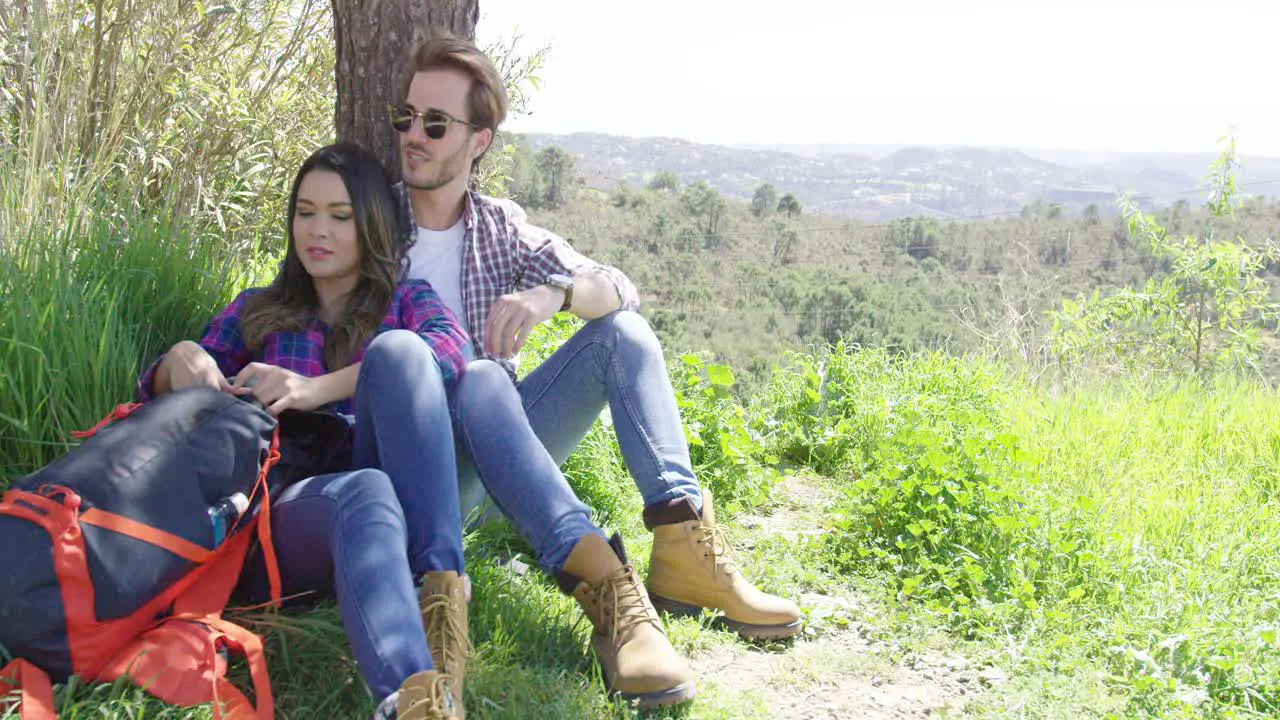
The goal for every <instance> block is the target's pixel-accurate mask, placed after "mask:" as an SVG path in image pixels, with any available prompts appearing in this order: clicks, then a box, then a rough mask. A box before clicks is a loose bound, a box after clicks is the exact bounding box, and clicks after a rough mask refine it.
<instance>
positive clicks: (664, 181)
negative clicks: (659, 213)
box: [649, 170, 680, 192]
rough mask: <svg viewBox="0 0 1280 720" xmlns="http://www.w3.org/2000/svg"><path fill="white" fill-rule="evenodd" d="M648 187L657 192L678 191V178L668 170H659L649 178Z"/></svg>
mask: <svg viewBox="0 0 1280 720" xmlns="http://www.w3.org/2000/svg"><path fill="white" fill-rule="evenodd" d="M649 189H650V190H656V191H658V192H663V191H666V192H678V191H679V190H680V180H679V179H678V178H677V177H676V174H675V173H673V172H671V171H670V170H659V171H658V172H656V173H654V176H653V177H652V178H650V179H649Z"/></svg>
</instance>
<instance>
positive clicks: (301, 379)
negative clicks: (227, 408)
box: [230, 363, 329, 416]
mask: <svg viewBox="0 0 1280 720" xmlns="http://www.w3.org/2000/svg"><path fill="white" fill-rule="evenodd" d="M230 391H231V392H233V393H235V394H237V395H253V396H254V397H255V398H257V400H258V402H260V403H262V404H263V405H264V406H265V407H266V408H267V412H269V413H271V414H272V415H277V416H278V415H279V414H280V413H282V412H284V411H285V410H304V411H305V410H315V409H316V408H318V407H320V406H321V405H324V404H325V403H326V402H328V401H329V400H328V398H326V397H325V396H324V386H323V383H322V381H321V379H320V378H309V377H306V376H303V375H299V374H298V373H295V372H292V371H290V370H285V369H284V368H282V367H278V366H276V365H266V364H263V363H249V364H248V365H246V366H245V367H244V369H243V370H241V371H240V373H239V374H238V375H236V381H235V384H234V385H231V386H230Z"/></svg>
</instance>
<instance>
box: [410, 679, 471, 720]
mask: <svg viewBox="0 0 1280 720" xmlns="http://www.w3.org/2000/svg"><path fill="white" fill-rule="evenodd" d="M450 685H452V682H451V678H450V677H449V676H448V675H444V674H441V673H440V672H439V671H437V670H427V671H424V672H420V673H416V674H414V675H410V676H409V677H407V678H405V681H404V682H403V683H401V684H400V692H399V697H398V698H397V699H396V720H460V719H461V718H462V715H461V714H459V711H460V710H461V708H459V707H458V706H456V705H454V702H453V693H452V692H451V691H450Z"/></svg>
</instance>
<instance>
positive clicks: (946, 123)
mask: <svg viewBox="0 0 1280 720" xmlns="http://www.w3.org/2000/svg"><path fill="white" fill-rule="evenodd" d="M756 3H758V4H753V2H752V0H737V1H731V0H641V1H639V2H613V1H611V0H480V22H479V24H478V26H477V29H476V34H477V38H478V39H479V40H480V41H482V42H488V41H491V40H496V39H505V40H510V39H511V38H512V37H513V35H515V34H516V33H518V34H519V35H520V40H519V44H518V46H517V47H518V48H520V49H523V50H525V51H528V50H532V49H534V48H536V47H540V46H544V45H547V46H550V50H549V53H548V57H547V61H546V63H545V65H544V67H543V68H542V70H541V72H540V78H541V81H542V87H541V89H540V90H537V91H535V92H534V94H533V96H532V98H531V102H530V108H529V109H530V111H531V114H529V115H527V116H519V117H516V118H514V119H513V120H511V121H509V124H508V125H507V128H508V129H510V130H513V131H516V132H550V133H568V132H577V131H590V132H604V133H612V134H618V135H631V136H639V137H644V136H663V137H678V138H685V139H688V140H693V141H697V142H707V143H716V144H759V145H775V144H778V145H784V144H816V143H857V144H873V145H874V144H890V145H893V144H921V145H946V144H966V145H984V146H1007V147H1024V148H1041V149H1078V150H1099V151H1132V152H1141V151H1173V152H1195V151H1206V152H1214V151H1217V150H1218V149H1220V142H1219V141H1220V138H1222V137H1223V136H1224V135H1225V134H1227V133H1234V134H1235V136H1236V139H1237V142H1238V147H1239V150H1240V151H1241V152H1242V153H1243V154H1246V155H1249V154H1257V155H1273V156H1280V88H1278V87H1277V84H1276V78H1277V76H1278V75H1280V54H1277V52H1276V50H1275V48H1276V47H1277V46H1278V45H1280V41H1278V40H1277V36H1276V27H1277V20H1280V2H1277V1H1276V0H1271V2H1265V0H1263V1H1259V0H1254V1H1245V0H1216V2H1211V1H1210V0H1203V1H1201V2H1192V1H1188V0H1110V1H1109V2H1103V1H1100V0H1072V1H1071V2H1065V1H1063V0H873V1H867V0H845V1H843V2H841V1H838V0H786V1H785V2H776V1H772V2H768V1H766V0H756ZM1210 7H1213V8H1214V9H1213V10H1209V9H1208V8H1210Z"/></svg>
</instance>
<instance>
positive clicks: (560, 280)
mask: <svg viewBox="0 0 1280 720" xmlns="http://www.w3.org/2000/svg"><path fill="white" fill-rule="evenodd" d="M547 283H549V284H551V285H555V286H556V287H558V288H560V289H562V290H563V289H566V288H571V287H573V278H571V277H569V276H568V275H560V274H558V273H557V274H554V275H548V276H547Z"/></svg>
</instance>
